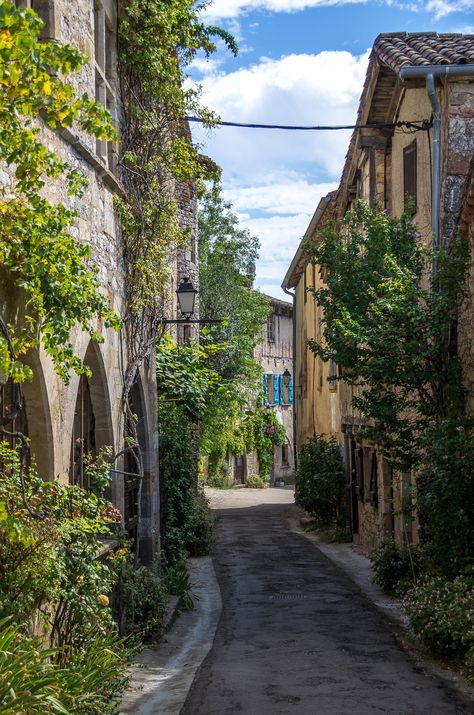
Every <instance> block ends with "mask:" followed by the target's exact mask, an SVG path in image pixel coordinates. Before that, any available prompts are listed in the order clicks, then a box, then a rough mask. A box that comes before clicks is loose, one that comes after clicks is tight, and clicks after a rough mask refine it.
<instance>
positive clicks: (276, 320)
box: [254, 296, 295, 484]
mask: <svg viewBox="0 0 474 715" xmlns="http://www.w3.org/2000/svg"><path fill="white" fill-rule="evenodd" d="M265 297H266V299H267V300H268V302H269V303H270V305H271V308H272V310H271V313H270V314H269V316H268V318H267V320H266V323H265V325H264V326H263V340H262V341H261V342H260V343H259V344H258V345H257V347H256V348H255V350H254V357H255V359H256V361H257V362H258V363H259V364H260V365H261V366H262V368H263V401H264V404H265V405H266V406H267V408H268V409H269V410H272V411H273V412H275V414H276V417H277V420H278V422H279V423H280V424H282V425H283V427H284V428H285V432H286V442H285V444H284V445H283V446H281V447H280V446H278V445H275V447H274V455H273V468H272V476H271V482H272V483H273V484H274V483H275V481H278V480H283V482H284V483H285V484H288V483H291V482H293V479H294V470H295V459H294V439H293V305H292V304H291V303H288V302H286V301H283V300H278V299H277V298H273V297H271V296H265Z"/></svg>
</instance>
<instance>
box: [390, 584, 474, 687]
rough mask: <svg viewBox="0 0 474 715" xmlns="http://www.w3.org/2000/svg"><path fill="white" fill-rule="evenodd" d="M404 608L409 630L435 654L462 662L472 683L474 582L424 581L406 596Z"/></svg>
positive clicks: (473, 679) (473, 663) (473, 675)
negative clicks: (459, 659) (455, 658)
mask: <svg viewBox="0 0 474 715" xmlns="http://www.w3.org/2000/svg"><path fill="white" fill-rule="evenodd" d="M403 606H404V609H405V612H406V614H407V615H408V619H409V622H410V627H411V629H412V631H413V632H414V633H415V634H416V635H417V636H418V637H419V638H421V640H422V641H423V642H424V643H425V644H426V645H427V646H428V647H429V648H430V649H431V650H432V651H433V652H434V653H436V654H437V655H439V656H451V657H452V656H454V657H457V658H461V659H462V661H463V662H464V667H465V670H466V673H467V675H468V677H469V679H470V680H471V682H474V623H473V620H472V614H473V612H474V580H473V578H472V575H471V576H458V577H457V578H455V579H454V580H453V581H446V580H445V579H444V578H442V577H439V576H438V577H432V578H427V579H425V580H424V581H422V582H421V583H419V584H417V585H416V586H414V587H413V588H412V589H411V590H410V591H409V592H408V593H407V594H406V596H405V598H404V600H403Z"/></svg>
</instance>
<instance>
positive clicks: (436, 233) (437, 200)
mask: <svg viewBox="0 0 474 715" xmlns="http://www.w3.org/2000/svg"><path fill="white" fill-rule="evenodd" d="M436 77H474V64H465V65H428V66H426V65H425V66H421V67H403V68H402V69H401V70H400V79H401V80H402V81H405V80H409V79H424V80H425V82H426V91H427V93H428V97H429V100H430V103H431V108H432V110H433V176H432V177H431V228H432V232H433V246H434V247H435V248H439V247H440V246H441V105H440V103H439V100H438V96H437V94H436V87H435V78H436ZM437 271H438V263H437V261H436V262H435V263H434V264H433V278H435V276H436V273H437Z"/></svg>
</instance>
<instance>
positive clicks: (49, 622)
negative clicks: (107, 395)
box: [0, 442, 120, 656]
mask: <svg viewBox="0 0 474 715" xmlns="http://www.w3.org/2000/svg"><path fill="white" fill-rule="evenodd" d="M0 464H1V465H2V467H1V474H0V617H5V616H8V615H12V616H13V619H14V623H15V624H16V625H18V626H19V627H21V628H22V629H24V630H25V632H28V631H29V630H30V629H31V628H32V626H33V624H34V623H35V621H36V619H37V618H38V616H39V615H40V616H41V618H42V620H43V622H44V627H45V630H47V631H49V632H50V634H51V641H52V643H53V644H54V645H58V646H60V647H61V648H63V649H67V648H70V647H75V646H80V645H81V644H82V643H83V642H84V641H85V640H86V639H87V637H88V634H89V632H90V631H91V629H93V628H96V627H99V628H102V629H105V628H109V627H111V626H112V618H111V613H110V609H109V608H108V607H107V604H108V595H107V594H109V593H110V592H111V590H112V586H113V582H114V574H113V572H112V571H111V569H110V568H109V567H108V566H107V564H106V563H104V562H103V561H102V560H100V559H97V551H98V546H99V544H98V541H99V537H101V536H106V535H107V534H111V533H113V530H114V528H115V525H116V524H117V522H118V521H120V514H119V513H118V512H117V510H116V509H115V508H114V507H113V506H112V505H111V504H110V503H109V502H107V501H106V500H105V499H103V498H102V497H99V496H97V495H95V494H93V493H87V492H85V491H83V490H82V489H80V488H79V487H73V486H69V485H64V484H58V483H56V482H51V483H50V482H44V481H43V480H41V479H40V478H39V477H38V475H37V474H36V472H35V471H34V470H33V469H30V470H29V471H27V473H26V474H25V482H24V483H25V489H26V496H27V503H28V504H29V506H30V509H31V507H32V506H33V507H34V508H35V510H36V513H37V514H39V515H42V518H38V516H36V515H35V516H32V515H31V513H30V511H29V509H28V508H27V506H26V505H25V501H24V498H23V494H22V488H21V484H20V479H19V477H18V474H19V469H20V465H19V458H18V453H17V452H16V451H15V450H11V449H10V448H9V447H8V445H7V444H6V443H5V442H2V443H0ZM89 469H90V470H91V472H92V465H91V466H90V467H89ZM13 604H15V608H14V613H13V614H12V606H13ZM63 655H64V656H66V655H67V654H66V651H65V650H63Z"/></svg>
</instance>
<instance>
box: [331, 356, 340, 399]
mask: <svg viewBox="0 0 474 715" xmlns="http://www.w3.org/2000/svg"><path fill="white" fill-rule="evenodd" d="M337 375H338V371H337V363H336V361H335V360H333V359H332V358H331V359H330V360H329V389H330V390H331V391H333V392H335V391H336V390H337V381H336V378H337Z"/></svg>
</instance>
